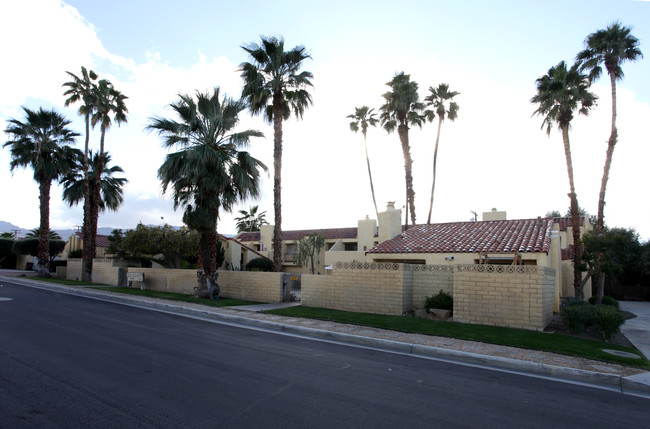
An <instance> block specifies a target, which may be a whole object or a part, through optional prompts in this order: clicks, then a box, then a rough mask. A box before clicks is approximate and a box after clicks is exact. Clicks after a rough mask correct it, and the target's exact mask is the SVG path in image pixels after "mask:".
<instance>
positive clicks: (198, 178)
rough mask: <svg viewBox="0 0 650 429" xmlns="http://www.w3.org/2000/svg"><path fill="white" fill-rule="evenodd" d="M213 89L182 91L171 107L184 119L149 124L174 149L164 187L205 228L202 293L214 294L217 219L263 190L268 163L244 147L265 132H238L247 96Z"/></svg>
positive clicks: (162, 172)
mask: <svg viewBox="0 0 650 429" xmlns="http://www.w3.org/2000/svg"><path fill="white" fill-rule="evenodd" d="M219 92H220V90H219V88H218V87H216V88H215V89H214V90H213V91H212V93H201V92H197V93H196V100H194V98H192V97H191V96H189V95H181V96H179V100H178V101H176V102H174V103H172V104H171V105H170V106H171V108H172V110H173V111H174V112H175V113H176V115H177V116H178V118H179V121H176V120H173V119H165V118H159V117H157V118H152V119H151V122H150V124H149V125H148V126H147V129H148V130H150V131H155V132H157V133H158V134H159V135H160V136H162V138H163V144H164V146H166V147H167V148H175V147H178V148H179V150H178V151H177V152H174V153H171V154H168V155H167V157H166V158H165V161H164V162H163V164H162V165H161V166H160V168H159V169H158V178H159V179H160V180H161V182H162V189H163V192H166V191H167V189H168V188H171V192H172V197H173V201H174V208H178V207H179V206H184V208H185V212H184V214H183V222H185V224H186V225H187V226H188V227H189V228H190V229H193V230H195V231H197V232H198V233H199V237H200V238H199V246H198V247H199V252H198V253H199V265H200V266H201V267H202V269H203V272H202V274H201V276H200V278H199V293H201V294H204V293H206V292H204V290H205V291H207V295H208V296H210V297H212V295H213V292H214V287H215V286H216V277H217V275H216V270H217V242H218V236H217V220H218V218H219V211H220V210H225V211H230V210H232V207H233V205H234V204H235V203H237V202H239V201H243V200H245V199H247V198H249V197H253V198H254V197H257V196H258V195H259V191H260V189H259V184H260V180H259V176H260V170H264V171H266V166H265V165H264V164H263V163H262V162H260V161H259V160H257V159H255V158H253V157H252V156H251V155H250V154H249V153H248V152H246V151H242V150H240V149H241V148H243V147H244V146H246V145H247V144H248V143H249V141H250V138H252V137H263V134H262V133H261V132H260V131H256V130H244V131H240V132H235V129H236V128H237V126H238V124H239V113H240V112H241V111H242V110H244V109H245V108H246V105H245V104H244V103H243V102H242V101H238V100H233V99H231V98H229V97H227V96H224V97H220V93H219Z"/></svg>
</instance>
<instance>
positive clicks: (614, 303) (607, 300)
mask: <svg viewBox="0 0 650 429" xmlns="http://www.w3.org/2000/svg"><path fill="white" fill-rule="evenodd" d="M595 303H596V297H595V296H592V297H591V298H589V304H595ZM602 304H603V305H611V306H613V307H616V308H621V307H620V305H619V304H618V301H616V299H615V298H614V297H613V296H609V295H605V296H604V297H603V302H602Z"/></svg>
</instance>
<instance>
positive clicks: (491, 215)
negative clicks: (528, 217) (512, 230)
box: [483, 208, 508, 221]
mask: <svg viewBox="0 0 650 429" xmlns="http://www.w3.org/2000/svg"><path fill="white" fill-rule="evenodd" d="M483 220H484V221H489V220H508V217H507V216H506V212H503V211H498V210H497V209H495V208H493V209H492V211H491V212H483Z"/></svg>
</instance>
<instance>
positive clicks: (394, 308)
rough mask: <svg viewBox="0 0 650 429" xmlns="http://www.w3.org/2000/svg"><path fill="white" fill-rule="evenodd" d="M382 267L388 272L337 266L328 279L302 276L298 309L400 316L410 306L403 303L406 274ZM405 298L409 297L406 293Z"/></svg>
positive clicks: (342, 265)
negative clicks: (312, 308)
mask: <svg viewBox="0 0 650 429" xmlns="http://www.w3.org/2000/svg"><path fill="white" fill-rule="evenodd" d="M382 265H386V266H387V267H388V268H387V269H385V268H382V269H356V268H355V269H351V268H349V264H343V263H341V267H335V268H334V272H333V273H332V275H327V276H319V275H303V276H302V278H301V302H302V305H304V306H306V307H324V308H333V309H338V310H345V311H358V312H364V313H379V314H393V315H401V314H403V313H404V312H405V311H407V310H408V305H409V304H410V302H408V303H405V281H404V279H405V275H406V276H408V275H410V274H409V273H410V272H408V271H405V270H403V266H402V265H400V264H382ZM344 266H347V268H345V267H344ZM393 266H395V267H398V268H393ZM409 283H410V282H409ZM409 286H410V285H409ZM408 295H409V297H410V290H409V292H408ZM409 301H410V298H409Z"/></svg>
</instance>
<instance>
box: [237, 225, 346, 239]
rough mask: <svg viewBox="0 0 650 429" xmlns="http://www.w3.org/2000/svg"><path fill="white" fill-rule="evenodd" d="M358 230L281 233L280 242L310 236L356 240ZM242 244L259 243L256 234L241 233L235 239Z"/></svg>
mask: <svg viewBox="0 0 650 429" xmlns="http://www.w3.org/2000/svg"><path fill="white" fill-rule="evenodd" d="M357 230H358V228H330V229H301V230H296V231H282V240H283V241H290V240H296V241H297V240H300V239H301V238H303V237H306V236H308V235H310V234H323V236H324V237H325V239H326V240H338V239H341V238H357ZM236 238H237V240H239V241H242V242H251V241H260V233H259V231H258V232H242V233H240V234H239V235H238V236H237V237H236Z"/></svg>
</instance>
